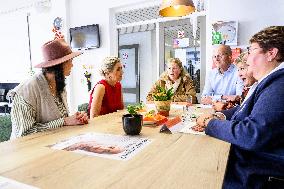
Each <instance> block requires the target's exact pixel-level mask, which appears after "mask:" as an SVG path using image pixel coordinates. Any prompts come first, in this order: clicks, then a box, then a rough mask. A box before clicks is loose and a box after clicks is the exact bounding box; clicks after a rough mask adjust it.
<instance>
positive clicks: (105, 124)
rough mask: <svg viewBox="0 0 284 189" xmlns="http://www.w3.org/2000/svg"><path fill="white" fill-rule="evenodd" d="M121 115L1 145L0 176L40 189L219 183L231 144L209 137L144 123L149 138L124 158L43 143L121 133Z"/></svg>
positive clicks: (209, 185)
mask: <svg viewBox="0 0 284 189" xmlns="http://www.w3.org/2000/svg"><path fill="white" fill-rule="evenodd" d="M123 113H124V112H123V111H120V112H116V113H113V114H109V115H105V116H101V117H98V118H95V119H94V120H92V121H91V122H90V123H89V124H88V125H86V126H79V127H78V126H74V127H72V126H71V127H63V128H60V129H56V130H52V131H48V132H43V133H37V134H34V135H29V136H26V137H22V138H19V139H16V140H13V141H8V142H3V143H0V175H1V176H4V177H8V178H11V179H14V180H17V181H19V182H23V183H26V184H29V185H33V186H36V187H39V188H43V189H45V188H46V189H49V188H50V189H57V188H58V189H63V188H68V189H72V188H76V189H79V188H80V189H83V188H86V189H89V188H118V189H126V188H154V189H157V188H163V189H164V188H177V189H181V188H198V189H201V188H206V189H209V188H221V187H222V183H223V178H224V173H225V169H226V164H227V159H228V154H229V148H230V144H228V143H226V142H223V141H220V140H217V139H214V138H212V137H208V136H195V135H191V134H161V133H159V128H150V127H143V129H142V133H141V136H142V137H147V138H150V139H154V140H153V142H152V143H151V144H149V145H148V146H147V147H146V148H144V149H143V150H142V151H141V152H139V153H138V154H137V155H136V156H134V157H133V158H131V159H130V160H128V161H119V160H111V159H106V158H100V157H92V156H87V155H83V154H78V153H74V152H68V151H61V150H53V149H50V148H49V147H47V146H48V145H51V144H54V143H56V142H58V141H61V140H63V139H66V138H69V137H72V136H76V135H78V134H83V133H88V132H97V133H111V134H118V135H124V131H123V129H122V123H121V115H122V114H123Z"/></svg>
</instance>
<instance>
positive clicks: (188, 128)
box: [179, 122, 205, 135]
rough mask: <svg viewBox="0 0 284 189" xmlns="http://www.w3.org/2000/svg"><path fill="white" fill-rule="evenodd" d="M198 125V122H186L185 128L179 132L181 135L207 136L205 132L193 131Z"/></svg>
mask: <svg viewBox="0 0 284 189" xmlns="http://www.w3.org/2000/svg"><path fill="white" fill-rule="evenodd" d="M195 125H196V122H184V127H183V128H182V129H181V130H180V131H179V132H181V133H189V134H194V135H205V132H204V131H203V132H198V131H194V130H192V127H193V126H195Z"/></svg>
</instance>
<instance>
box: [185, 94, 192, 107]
mask: <svg viewBox="0 0 284 189" xmlns="http://www.w3.org/2000/svg"><path fill="white" fill-rule="evenodd" d="M186 102H187V106H192V104H193V97H192V96H191V95H189V96H188V97H187V99H186Z"/></svg>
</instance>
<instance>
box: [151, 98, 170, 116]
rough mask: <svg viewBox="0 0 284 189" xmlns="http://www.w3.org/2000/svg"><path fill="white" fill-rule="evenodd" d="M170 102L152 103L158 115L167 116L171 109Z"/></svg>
mask: <svg viewBox="0 0 284 189" xmlns="http://www.w3.org/2000/svg"><path fill="white" fill-rule="evenodd" d="M171 102H172V101H171V100H167V101H154V103H155V106H156V110H157V112H158V113H159V114H160V115H163V116H166V117H167V116H169V113H170V109H171Z"/></svg>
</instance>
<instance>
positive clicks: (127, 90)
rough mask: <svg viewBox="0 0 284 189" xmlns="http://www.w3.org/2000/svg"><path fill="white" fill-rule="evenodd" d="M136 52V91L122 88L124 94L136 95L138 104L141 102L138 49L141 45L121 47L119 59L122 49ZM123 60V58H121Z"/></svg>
mask: <svg viewBox="0 0 284 189" xmlns="http://www.w3.org/2000/svg"><path fill="white" fill-rule="evenodd" d="M133 48H134V50H135V72H136V74H135V76H136V78H135V80H136V89H131V88H124V87H123V88H122V93H132V94H136V103H139V102H140V67H139V62H138V57H139V54H138V48H139V44H132V45H121V46H119V47H118V57H119V51H120V50H121V49H133ZM119 58H121V57H119Z"/></svg>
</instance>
